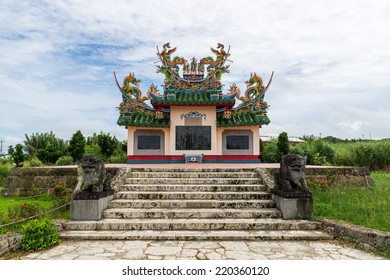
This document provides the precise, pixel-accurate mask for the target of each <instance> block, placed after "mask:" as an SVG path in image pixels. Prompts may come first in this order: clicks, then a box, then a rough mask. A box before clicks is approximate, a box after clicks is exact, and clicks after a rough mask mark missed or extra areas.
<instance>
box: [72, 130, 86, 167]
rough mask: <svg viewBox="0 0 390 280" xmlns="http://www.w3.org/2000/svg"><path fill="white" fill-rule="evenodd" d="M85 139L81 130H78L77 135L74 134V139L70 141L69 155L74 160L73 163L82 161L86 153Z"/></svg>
mask: <svg viewBox="0 0 390 280" xmlns="http://www.w3.org/2000/svg"><path fill="white" fill-rule="evenodd" d="M85 144H86V141H85V138H84V135H83V134H82V133H81V131H80V130H77V132H76V133H75V134H73V136H72V139H70V141H69V148H68V151H69V154H70V156H71V157H72V158H73V161H75V162H76V161H78V160H79V159H81V158H82V157H83V155H84V153H85Z"/></svg>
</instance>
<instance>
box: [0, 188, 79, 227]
mask: <svg viewBox="0 0 390 280" xmlns="http://www.w3.org/2000/svg"><path fill="white" fill-rule="evenodd" d="M72 191H73V190H72V189H69V188H67V186H66V185H64V184H62V183H58V184H56V185H55V186H54V187H53V188H52V189H51V191H50V193H51V194H50V195H47V194H46V195H40V196H37V197H35V196H33V197H20V196H13V197H3V196H0V225H5V224H8V223H13V222H17V221H22V220H24V219H27V218H30V217H33V216H37V215H41V214H44V213H46V212H48V211H50V210H53V209H57V210H56V211H54V212H52V213H46V214H45V217H47V218H48V219H55V218H65V219H69V218H70V217H69V216H70V213H69V205H68V206H65V207H60V206H64V205H65V204H67V203H68V202H69V200H70V196H71V193H72ZM29 195H35V193H34V186H33V187H32V188H31V191H30V192H29ZM57 207H60V208H57ZM23 224H26V221H24V222H21V223H17V224H14V225H9V226H6V227H1V228H0V234H2V233H6V232H12V231H20V230H21V228H22V226H23Z"/></svg>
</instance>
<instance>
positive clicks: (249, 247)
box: [23, 240, 384, 260]
mask: <svg viewBox="0 0 390 280" xmlns="http://www.w3.org/2000/svg"><path fill="white" fill-rule="evenodd" d="M23 259H25V260H380V259H384V258H383V257H381V256H377V255H374V254H371V253H368V252H365V251H361V250H358V249H355V248H353V247H351V245H347V244H344V243H340V242H336V241H325V242H324V241H153V240H142V241H140V240H137V241H63V242H61V244H59V245H57V246H55V247H53V248H50V249H48V250H45V251H42V252H36V253H32V254H29V255H27V256H25V257H24V258H23Z"/></svg>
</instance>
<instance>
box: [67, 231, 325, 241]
mask: <svg viewBox="0 0 390 280" xmlns="http://www.w3.org/2000/svg"><path fill="white" fill-rule="evenodd" d="M60 234H61V239H63V240H187V241H189V240H209V241H212V240H216V241H217V240H221V241H222V240H225V241H227V240H229V241H239V240H291V241H293V240H294V241H303V240H305V241H314V240H331V239H333V237H332V236H330V235H329V234H326V233H324V232H322V231H318V230H315V231H314V230H249V231H230V230H219V231H218V230H217V231H189V230H184V231H173V230H169V231H154V230H141V231H138V230H132V231H126V230H125V231H100V230H99V231H97V230H86V231H77V230H76V231H62V232H61V233H60Z"/></svg>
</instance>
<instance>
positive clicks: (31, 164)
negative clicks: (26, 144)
mask: <svg viewBox="0 0 390 280" xmlns="http://www.w3.org/2000/svg"><path fill="white" fill-rule="evenodd" d="M42 165H43V163H42V161H40V160H39V159H38V158H36V157H33V158H31V159H30V160H27V161H25V162H24V163H23V166H25V167H39V166H42Z"/></svg>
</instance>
